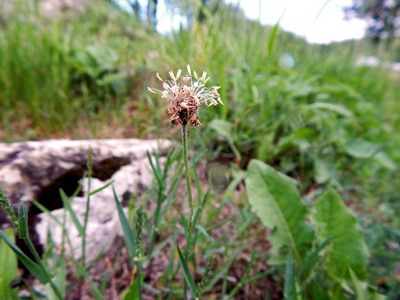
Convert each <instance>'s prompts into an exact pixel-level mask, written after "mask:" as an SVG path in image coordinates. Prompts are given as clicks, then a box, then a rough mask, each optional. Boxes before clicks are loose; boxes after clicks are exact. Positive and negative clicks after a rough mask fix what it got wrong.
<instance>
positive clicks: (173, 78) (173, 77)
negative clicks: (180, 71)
mask: <svg viewBox="0 0 400 300" xmlns="http://www.w3.org/2000/svg"><path fill="white" fill-rule="evenodd" d="M169 76H171V78H172V80H174V81H176V78H175V75H174V73H173V72H172V71H169Z"/></svg>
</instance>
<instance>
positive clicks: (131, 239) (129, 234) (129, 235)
mask: <svg viewBox="0 0 400 300" xmlns="http://www.w3.org/2000/svg"><path fill="white" fill-rule="evenodd" d="M112 188H113V193H114V199H115V204H116V205H117V210H118V216H119V221H120V222H121V226H122V230H123V231H124V237H125V242H126V245H127V246H128V248H129V251H130V252H131V254H132V257H135V256H136V242H135V236H134V235H133V231H132V229H131V227H130V226H129V222H128V219H127V217H126V215H125V212H124V209H123V208H122V205H121V202H119V199H118V196H117V193H116V192H115V188H114V186H113V187H112Z"/></svg>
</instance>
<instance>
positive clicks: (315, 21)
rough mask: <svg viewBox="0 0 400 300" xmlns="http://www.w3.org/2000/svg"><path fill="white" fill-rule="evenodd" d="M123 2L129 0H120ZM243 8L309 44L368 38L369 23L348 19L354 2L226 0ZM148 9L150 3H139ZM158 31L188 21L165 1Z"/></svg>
mask: <svg viewBox="0 0 400 300" xmlns="http://www.w3.org/2000/svg"><path fill="white" fill-rule="evenodd" d="M116 1H117V2H119V3H122V5H123V3H124V2H125V1H126V0H116ZM224 1H225V3H232V4H235V5H239V6H240V7H241V8H242V9H243V11H244V13H245V15H246V16H247V17H248V18H249V19H254V20H260V22H261V23H262V24H264V25H275V24H276V23H277V22H278V21H279V20H280V23H279V25H280V27H281V28H282V29H284V30H285V31H289V32H293V33H295V34H297V35H299V36H303V37H305V38H306V40H307V41H308V42H309V43H318V44H327V43H330V42H336V41H343V40H347V39H360V38H362V37H363V36H364V33H365V28H366V22H365V21H363V20H360V19H351V20H347V21H346V20H344V13H343V7H344V6H351V4H352V0H330V1H329V0H328V1H325V0H278V1H277V0H224ZM139 2H140V3H141V4H142V6H143V7H146V5H147V0H140V1H139ZM157 10H158V12H157V19H158V26H157V30H158V31H159V32H161V33H168V32H169V31H171V30H178V29H179V26H180V24H181V23H182V25H183V26H185V24H186V20H185V18H183V17H182V16H180V15H178V14H176V13H175V14H174V13H173V12H169V11H167V9H166V6H165V3H164V1H163V0H159V2H158V7H157Z"/></svg>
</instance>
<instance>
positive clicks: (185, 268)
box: [176, 245, 196, 295]
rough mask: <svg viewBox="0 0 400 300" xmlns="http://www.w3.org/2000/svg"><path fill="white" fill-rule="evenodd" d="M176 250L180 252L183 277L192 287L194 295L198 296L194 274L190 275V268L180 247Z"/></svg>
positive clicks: (177, 246)
mask: <svg viewBox="0 0 400 300" xmlns="http://www.w3.org/2000/svg"><path fill="white" fill-rule="evenodd" d="M176 249H177V250H178V255H179V263H180V264H181V267H182V271H183V276H184V277H185V280H186V282H187V284H188V285H189V287H190V290H191V291H192V295H196V285H195V283H194V279H193V277H192V274H191V273H190V270H189V267H188V265H187V263H186V261H185V258H184V257H183V254H182V251H181V249H180V248H179V245H176Z"/></svg>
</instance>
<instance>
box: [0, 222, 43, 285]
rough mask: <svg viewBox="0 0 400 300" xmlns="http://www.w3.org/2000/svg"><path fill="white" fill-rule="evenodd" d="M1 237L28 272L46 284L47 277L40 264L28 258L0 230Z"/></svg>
mask: <svg viewBox="0 0 400 300" xmlns="http://www.w3.org/2000/svg"><path fill="white" fill-rule="evenodd" d="M0 237H1V238H2V239H3V240H4V242H6V243H7V245H8V246H9V247H10V248H11V250H12V251H13V252H14V253H15V254H16V255H17V256H18V259H19V260H20V261H21V262H22V263H23V264H24V266H25V267H26V268H27V269H28V271H29V272H30V273H31V274H32V275H33V276H34V277H35V278H36V279H37V280H39V281H40V282H41V283H43V284H46V283H47V282H48V280H47V277H46V275H45V274H44V273H43V271H42V269H41V268H40V267H39V265H38V264H36V263H35V262H33V261H32V260H31V259H30V258H29V257H28V256H26V255H25V254H24V253H23V252H22V251H21V250H20V249H19V248H18V247H17V246H16V245H15V244H14V243H13V242H12V241H11V240H10V239H9V238H8V237H7V236H6V235H5V234H4V232H3V231H1V230H0Z"/></svg>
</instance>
